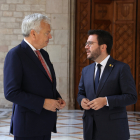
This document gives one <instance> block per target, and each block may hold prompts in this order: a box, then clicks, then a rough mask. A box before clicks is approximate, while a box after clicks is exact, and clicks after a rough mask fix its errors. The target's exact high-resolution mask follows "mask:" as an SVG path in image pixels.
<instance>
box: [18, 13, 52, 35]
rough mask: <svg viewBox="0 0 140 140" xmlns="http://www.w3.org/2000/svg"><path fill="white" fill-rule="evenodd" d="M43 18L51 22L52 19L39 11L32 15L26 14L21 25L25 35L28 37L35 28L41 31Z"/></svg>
mask: <svg viewBox="0 0 140 140" xmlns="http://www.w3.org/2000/svg"><path fill="white" fill-rule="evenodd" d="M42 20H43V21H44V22H46V23H48V24H50V19H49V18H48V17H47V16H45V15H42V14H39V13H34V14H31V15H28V16H25V18H24V19H23V21H22V25H21V30H22V34H23V36H24V37H28V36H29V35H30V31H31V30H35V31H36V32H38V33H39V31H40V30H41V28H40V22H41V21H42Z"/></svg>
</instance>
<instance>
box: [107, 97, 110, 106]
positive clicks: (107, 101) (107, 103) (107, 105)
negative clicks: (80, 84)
mask: <svg viewBox="0 0 140 140" xmlns="http://www.w3.org/2000/svg"><path fill="white" fill-rule="evenodd" d="M106 102H107V105H106V106H109V104H108V99H107V97H106Z"/></svg>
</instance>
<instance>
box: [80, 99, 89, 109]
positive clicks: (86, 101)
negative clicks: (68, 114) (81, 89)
mask: <svg viewBox="0 0 140 140" xmlns="http://www.w3.org/2000/svg"><path fill="white" fill-rule="evenodd" d="M89 102H90V101H89V99H87V98H83V99H82V101H81V106H82V108H83V109H85V110H89V109H90V106H89V105H88V103H89Z"/></svg>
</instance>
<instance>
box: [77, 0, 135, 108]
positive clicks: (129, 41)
mask: <svg viewBox="0 0 140 140" xmlns="http://www.w3.org/2000/svg"><path fill="white" fill-rule="evenodd" d="M89 29H102V30H106V31H108V32H110V33H111V34H112V36H113V42H114V43H113V49H112V52H111V56H112V57H113V58H114V59H117V60H119V61H122V62H125V63H127V64H129V66H130V68H131V73H132V75H133V77H134V79H135V76H136V68H135V66H136V56H135V54H136V53H135V51H136V39H135V38H136V0H77V5H76V55H75V56H76V62H75V78H76V82H75V99H76V98H77V93H78V84H79V80H80V77H81V71H82V68H83V67H85V66H87V65H89V64H90V63H92V62H91V61H89V60H88V59H87V55H86V52H85V48H84V47H85V42H86V40H87V38H88V36H87V32H88V30H89ZM75 104H76V108H79V105H78V103H77V101H75ZM134 109H135V107H134V105H130V106H127V110H131V111H133V110H134Z"/></svg>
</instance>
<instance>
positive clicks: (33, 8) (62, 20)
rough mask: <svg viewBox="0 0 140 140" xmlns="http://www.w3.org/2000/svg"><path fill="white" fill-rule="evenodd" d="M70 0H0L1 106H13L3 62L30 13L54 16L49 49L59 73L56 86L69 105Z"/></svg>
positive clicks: (19, 40) (20, 37) (19, 38)
mask: <svg viewBox="0 0 140 140" xmlns="http://www.w3.org/2000/svg"><path fill="white" fill-rule="evenodd" d="M69 3H70V1H69V0H0V107H11V105H12V104H11V103H10V102H9V101H6V100H5V99H4V93H3V64H4V58H5V56H6V54H7V52H8V51H9V50H10V49H11V48H13V47H15V46H16V45H18V44H19V43H20V42H21V41H22V39H23V36H22V35H21V29H20V27H21V22H22V19H23V18H24V16H26V15H28V14H31V13H42V14H44V15H47V16H48V17H49V18H50V20H51V27H52V31H51V33H52V36H53V38H52V39H51V40H50V42H49V45H48V46H47V47H45V48H44V49H45V50H47V51H48V53H49V55H50V59H51V61H52V63H53V65H54V68H55V71H56V77H57V89H58V91H59V92H60V94H61V95H62V97H63V99H64V100H66V102H67V106H66V108H65V109H67V108H68V106H69V97H70V93H69V91H70V90H69V88H70V87H69V62H70V61H69V30H70V22H69V20H70V18H69V15H70V12H69V11H70V10H69ZM71 106H72V105H71Z"/></svg>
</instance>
